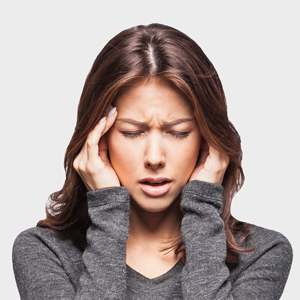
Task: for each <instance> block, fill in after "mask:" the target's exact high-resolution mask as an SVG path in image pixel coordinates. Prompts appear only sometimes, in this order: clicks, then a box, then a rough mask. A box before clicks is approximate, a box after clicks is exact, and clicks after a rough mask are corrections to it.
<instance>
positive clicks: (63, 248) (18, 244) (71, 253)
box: [12, 227, 82, 263]
mask: <svg viewBox="0 0 300 300" xmlns="http://www.w3.org/2000/svg"><path fill="white" fill-rule="evenodd" d="M12 255H13V262H14V263H17V262H18V260H19V259H20V258H22V259H24V257H26V258H28V259H29V258H34V257H35V258H36V257H41V255H43V256H45V255H48V256H49V257H50V256H53V257H56V258H63V259H70V260H73V259H75V260H76V259H79V258H80V257H81V255H82V253H81V252H80V250H79V249H78V248H77V247H76V246H75V245H74V244H73V243H72V242H71V241H70V240H68V239H67V238H65V237H63V236H60V235H57V234H55V233H53V232H52V231H51V230H50V229H49V228H45V227H32V228H29V229H27V230H24V231H22V232H21V233H20V234H19V235H18V236H17V237H16V239H15V241H14V244H13V251H12Z"/></svg>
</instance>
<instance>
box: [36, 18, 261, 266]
mask: <svg viewBox="0 0 300 300" xmlns="http://www.w3.org/2000/svg"><path fill="white" fill-rule="evenodd" d="M147 78H148V79H149V78H154V79H158V80H164V81H166V82H168V83H171V84H172V85H173V86H174V87H177V88H178V89H179V90H180V91H182V92H183V93H184V94H185V96H186V97H187V99H188V100H189V102H190V104H191V106H192V108H193V109H194V112H195V117H196V120H197V123H198V125H199V129H200V132H201V135H202V137H203V138H204V139H205V140H206V141H207V142H208V143H209V144H210V145H212V146H213V147H214V148H216V149H217V150H218V151H220V152H223V153H226V154H227V155H228V156H229V157H230V163H229V165H228V167H227V170H226V172H225V175H224V179H223V182H222V185H223V187H224V192H223V211H222V213H221V218H222V220H223V221H224V228H225V234H226V245H227V255H226V260H225V261H226V263H238V261H239V256H240V253H241V252H250V251H253V250H254V249H255V248H256V244H255V246H254V247H253V248H251V249H243V248H240V246H238V245H237V242H236V240H235V234H236V233H241V237H240V239H239V241H240V242H241V241H243V240H244V239H245V238H246V237H247V236H248V235H249V234H250V232H251V226H250V224H248V223H245V222H241V221H239V220H237V219H235V218H234V217H233V216H232V215H231V202H232V199H233V197H234V195H235V194H236V193H237V192H238V190H239V189H240V188H241V187H242V185H243V183H244V179H245V178H244V173H243V169H242V166H241V161H242V149H241V140H240V136H239V134H238V132H237V131H236V129H235V127H234V126H233V125H232V123H231V122H230V121H229V119H228V116H227V104H226V98H225V94H224V91H223V87H222V84H221V81H220V79H219V76H218V74H217V72H216V70H215V68H214V66H213V64H212V63H211V61H210V60H209V59H208V58H207V56H206V55H205V54H204V52H203V51H202V49H201V48H200V47H199V46H198V44H197V43H196V42H195V41H193V40H192V39H191V38H189V37H188V36H187V35H185V34H184V33H182V32H180V31H179V30H177V29H175V28H172V27H170V26H166V25H162V24H156V23H154V24H150V25H147V26H144V25H140V26H135V27H132V28H129V29H126V30H124V31H122V32H120V33H119V34H117V35H116V36H115V37H114V38H112V39H111V40H110V41H109V42H108V43H107V44H106V45H105V47H104V48H103V50H102V51H101V52H100V53H99V55H98V56H97V58H96V60H95V62H94V64H93V66H92V68H91V70H90V72H89V74H88V76H87V78H86V81H85V85H84V87H83V91H82V94H81V98H80V102H79V105H78V112H77V123H76V127H75V131H74V133H73V136H72V139H71V141H70V143H69V145H68V147H67V150H66V153H65V159H64V168H65V172H66V179H65V182H64V185H63V188H62V189H61V190H60V191H57V192H54V193H52V194H51V195H50V196H49V200H50V204H49V206H47V205H46V219H44V220H41V221H39V222H38V224H37V226H42V227H48V228H50V229H51V230H52V231H53V232H55V233H57V234H60V235H63V236H65V237H67V238H68V239H70V240H71V241H73V243H74V244H75V245H76V246H77V247H79V249H80V250H81V251H82V252H83V251H84V250H85V248H86V246H87V241H86V232H87V229H88V227H89V225H90V223H91V221H90V218H89V216H88V207H87V198H86V192H87V189H86V187H85V185H84V183H83V182H82V180H81V178H80V176H79V175H78V173H77V172H76V170H75V169H74V168H73V161H74V160H75V158H76V156H77V155H78V154H79V152H80V150H81V148H82V146H83V144H84V143H85V140H86V138H87V136H88V134H89V132H90V131H91V130H92V129H93V128H94V127H95V126H96V124H97V122H99V120H100V119H101V118H102V117H103V116H104V114H105V112H106V110H107V109H108V107H109V106H110V105H111V104H113V101H114V99H116V97H117V95H118V93H121V92H122V91H123V90H124V89H125V88H128V87H130V86H132V85H133V84H134V83H136V82H137V81H139V80H143V79H147ZM166 249H174V250H175V253H176V254H178V253H180V252H182V253H181V254H182V257H183V261H184V262H185V261H186V260H185V259H186V257H185V249H184V244H183V242H182V238H181V234H179V236H177V237H176V238H175V239H174V242H173V244H172V245H171V246H170V247H167V248H166Z"/></svg>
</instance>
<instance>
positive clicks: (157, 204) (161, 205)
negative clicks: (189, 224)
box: [131, 196, 175, 213]
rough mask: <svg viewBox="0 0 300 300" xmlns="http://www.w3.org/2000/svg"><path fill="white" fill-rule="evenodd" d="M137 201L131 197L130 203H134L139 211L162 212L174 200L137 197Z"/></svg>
mask: <svg viewBox="0 0 300 300" xmlns="http://www.w3.org/2000/svg"><path fill="white" fill-rule="evenodd" d="M138 199H139V201H136V200H135V199H134V198H133V197H131V201H133V202H134V204H135V205H137V206H138V207H139V208H140V209H142V210H144V211H147V212H153V213H157V212H162V211H164V210H166V209H168V208H169V207H170V206H171V205H172V203H173V202H174V200H175V199H170V197H161V198H158V197H157V198H151V197H147V196H144V197H139V198H138Z"/></svg>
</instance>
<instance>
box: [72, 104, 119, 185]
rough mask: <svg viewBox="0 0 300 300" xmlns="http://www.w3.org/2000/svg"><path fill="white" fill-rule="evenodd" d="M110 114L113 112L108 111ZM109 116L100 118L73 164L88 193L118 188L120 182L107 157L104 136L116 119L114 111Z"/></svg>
mask: <svg viewBox="0 0 300 300" xmlns="http://www.w3.org/2000/svg"><path fill="white" fill-rule="evenodd" d="M111 108H112V106H111ZM111 113H113V110H111V111H110V114H111ZM110 114H108V116H107V117H106V119H104V118H102V119H101V120H102V123H100V122H101V120H100V122H99V123H98V124H97V125H96V126H95V128H94V129H93V130H92V131H91V132H90V133H89V135H88V137H87V139H86V141H85V143H84V145H83V146H82V149H81V151H80V153H79V154H78V156H77V157H76V158H75V160H74V162H73V167H74V169H75V170H76V171H77V173H78V174H79V176H80V177H81V179H82V181H83V183H84V185H85V186H86V188H87V190H88V191H93V190H99V189H103V188H106V187H113V186H120V180H119V178H118V176H117V174H116V172H115V171H114V169H113V167H112V165H111V163H110V161H109V159H108V156H107V150H108V147H107V141H106V136H104V134H105V133H106V132H107V131H108V130H109V128H110V127H111V126H112V125H113V123H114V122H115V120H116V117H117V112H116V111H115V112H114V114H113V115H112V116H110ZM103 119H104V121H103Z"/></svg>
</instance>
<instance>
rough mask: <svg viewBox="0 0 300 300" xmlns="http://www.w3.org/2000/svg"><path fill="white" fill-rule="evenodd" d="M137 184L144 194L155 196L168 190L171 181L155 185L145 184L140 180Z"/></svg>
mask: <svg viewBox="0 0 300 300" xmlns="http://www.w3.org/2000/svg"><path fill="white" fill-rule="evenodd" d="M139 185H140V188H141V189H142V191H143V192H144V193H145V194H147V195H149V196H154V197H157V196H162V195H165V194H166V193H167V192H168V191H169V190H170V188H171V185H172V181H170V182H166V183H165V184H163V185H157V186H152V185H149V184H145V183H142V182H139Z"/></svg>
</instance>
